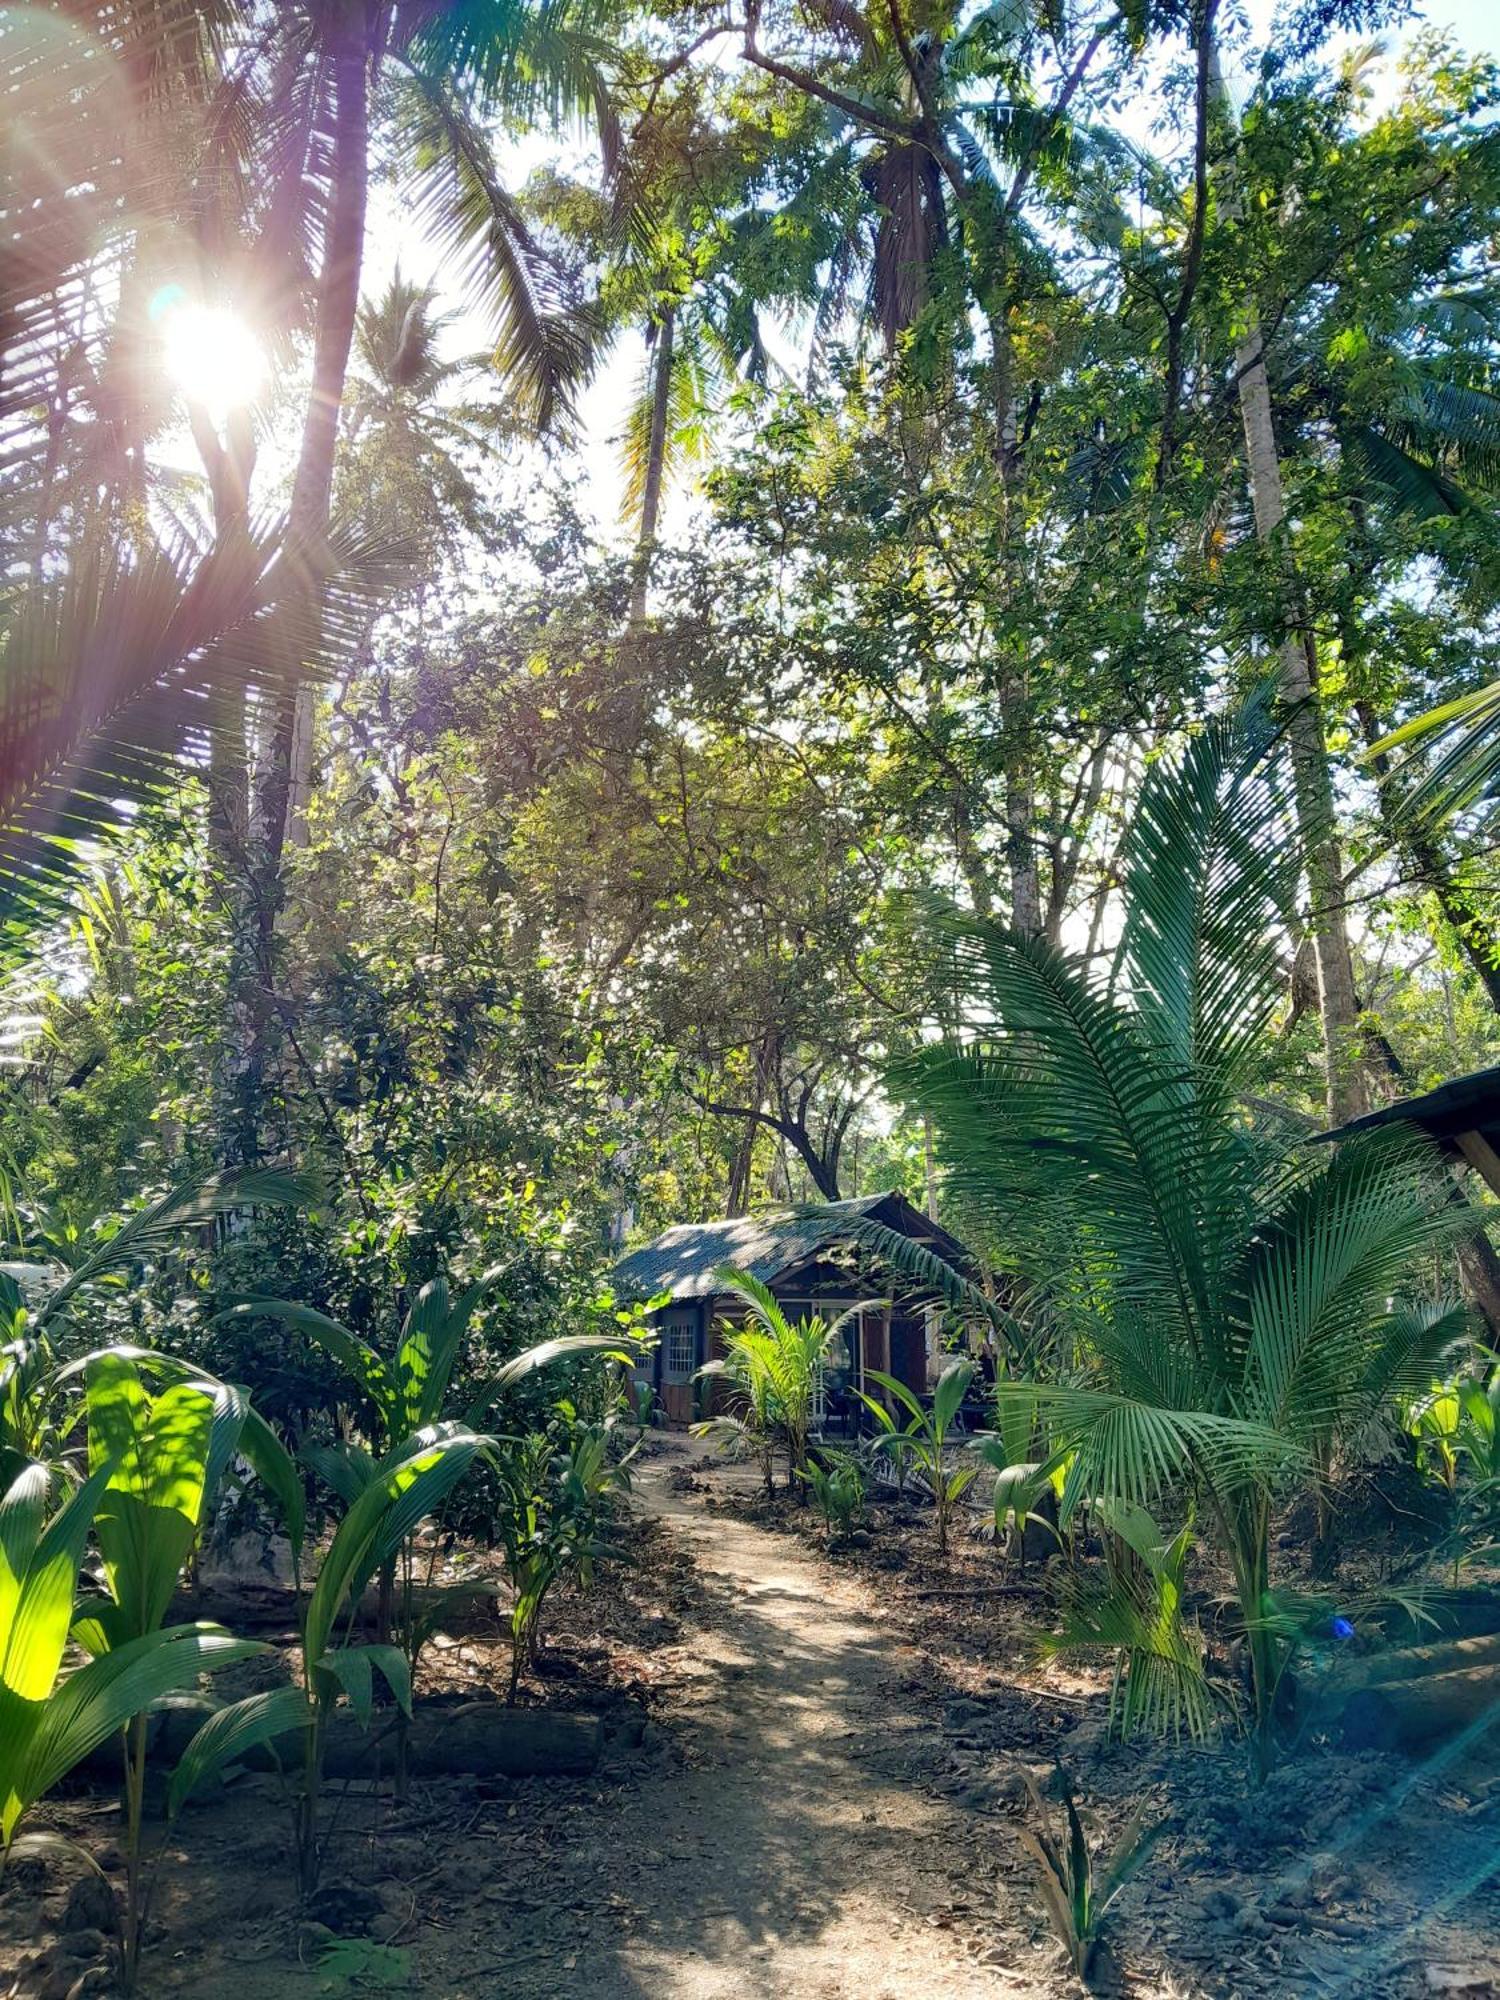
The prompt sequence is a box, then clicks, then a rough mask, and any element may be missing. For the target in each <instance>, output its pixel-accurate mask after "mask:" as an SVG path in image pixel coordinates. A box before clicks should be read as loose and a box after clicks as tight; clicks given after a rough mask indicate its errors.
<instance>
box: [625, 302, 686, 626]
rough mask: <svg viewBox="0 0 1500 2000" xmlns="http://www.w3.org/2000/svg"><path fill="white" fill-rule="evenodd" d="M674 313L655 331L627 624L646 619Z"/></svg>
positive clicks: (662, 471)
mask: <svg viewBox="0 0 1500 2000" xmlns="http://www.w3.org/2000/svg"><path fill="white" fill-rule="evenodd" d="M676 319H677V316H676V314H675V312H674V311H673V310H672V309H671V308H670V307H668V309H667V311H666V312H665V313H663V315H662V318H661V322H660V324H659V325H658V327H657V330H656V367H655V369H654V371H653V374H652V384H651V431H650V435H649V436H648V438H647V440H646V478H645V484H644V486H643V487H642V490H641V534H640V540H639V541H638V542H637V543H636V551H635V577H634V580H633V582H632V583H631V587H630V622H631V625H632V626H636V625H640V624H641V623H642V622H643V621H644V619H645V616H646V586H647V584H648V583H649V581H650V577H651V557H652V555H653V554H654V553H655V549H656V531H657V526H658V524H659V522H660V519H661V493H662V483H663V480H664V477H665V473H666V464H667V424H668V420H669V418H670V416H671V411H672V357H673V353H674V350H675V347H676V333H677V329H676Z"/></svg>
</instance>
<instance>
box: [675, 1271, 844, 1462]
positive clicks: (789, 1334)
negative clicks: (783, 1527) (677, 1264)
mask: <svg viewBox="0 0 1500 2000" xmlns="http://www.w3.org/2000/svg"><path fill="white" fill-rule="evenodd" d="M714 1285H715V1288H716V1289H717V1290H718V1291H720V1292H722V1293H729V1294H732V1295H733V1296H735V1297H736V1298H739V1299H740V1300H742V1301H743V1303H744V1307H745V1324H744V1325H743V1326H729V1327H726V1329H725V1336H724V1350H725V1351H724V1356H723V1359H722V1360H718V1361H710V1362H709V1363H708V1364H707V1365H706V1366H705V1367H704V1368H702V1369H700V1371H699V1373H700V1374H701V1375H704V1376H707V1377H710V1378H712V1377H714V1376H720V1377H723V1378H724V1379H725V1380H727V1381H728V1382H729V1384H730V1385H731V1388H732V1391H733V1393H734V1397H735V1401H736V1403H737V1404H738V1406H739V1407H738V1408H737V1409H736V1410H734V1411H731V1412H726V1413H724V1414H722V1415H719V1416H716V1417H710V1418H708V1419H706V1420H705V1421H704V1422H703V1423H701V1424H695V1425H694V1426H693V1435H694V1436H695V1437H716V1438H719V1439H721V1440H725V1441H727V1442H730V1443H732V1444H735V1445H739V1446H743V1447H745V1448H746V1449H749V1450H753V1451H754V1452H755V1453H756V1454H757V1456H758V1457H759V1459H760V1462H761V1470H762V1472H763V1474H764V1476H765V1482H766V1497H767V1498H768V1499H769V1498H771V1497H772V1495H774V1493H775V1491H776V1462H775V1461H776V1447H777V1445H778V1443H779V1444H780V1445H781V1446H782V1448H783V1449H784V1450H785V1452H786V1467H787V1482H788V1484H789V1485H790V1486H791V1487H792V1488H793V1489H794V1490H796V1489H798V1487H799V1482H801V1481H802V1480H803V1479H804V1478H805V1475H806V1472H807V1441H808V1439H809V1437H810V1436H811V1435H812V1429H813V1425H814V1423H815V1421H816V1418H817V1408H818V1392H819V1388H820V1386H821V1383H822V1379H823V1366H824V1363H825V1361H826V1359H827V1356H828V1353H829V1350H830V1349H831V1348H832V1346H833V1345H834V1343H835V1341H836V1340H837V1339H838V1336H839V1334H840V1333H841V1332H842V1330H843V1328H844V1327H845V1326H846V1325H848V1324H849V1323H850V1321H851V1320H854V1319H856V1318H857V1317H858V1315H859V1314H860V1312H862V1311H863V1310H864V1307H865V1306H866V1305H869V1304H872V1303H874V1301H871V1300H864V1301H862V1302H861V1304H859V1305H854V1306H850V1307H848V1308H847V1309H846V1310H845V1311H844V1312H841V1313H840V1314H839V1315H838V1317H837V1318H836V1319H833V1320H825V1319H823V1318H821V1317H819V1316H818V1315H817V1314H812V1315H810V1316H808V1317H805V1318H803V1319H798V1320H793V1319H790V1318H788V1316H787V1314H786V1312H785V1311H784V1310H783V1309H782V1307H781V1305H780V1303H779V1302H778V1300H777V1299H776V1297H775V1295H774V1293H772V1292H771V1290H770V1289H769V1288H768V1287H767V1286H766V1285H764V1284H762V1282H761V1280H760V1279H759V1278H757V1277H754V1276H752V1275H751V1273H750V1272H748V1271H737V1270H735V1269H734V1267H733V1266H732V1265H728V1264H726V1265H725V1266H724V1267H723V1268H722V1269H721V1270H719V1271H718V1272H716V1273H715V1276H714ZM799 1497H801V1496H800V1495H799Z"/></svg>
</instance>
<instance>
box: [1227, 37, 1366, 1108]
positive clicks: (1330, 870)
mask: <svg viewBox="0 0 1500 2000" xmlns="http://www.w3.org/2000/svg"><path fill="white" fill-rule="evenodd" d="M1210 32H1211V31H1210ZM1209 71H1210V73H1211V75H1212V77H1213V80H1214V83H1215V85H1216V87H1217V94H1218V97H1219V100H1220V103H1221V104H1222V106H1223V108H1224V111H1225V114H1226V116H1227V118H1228V119H1229V121H1230V123H1231V124H1232V125H1233V124H1237V120H1236V119H1235V113H1234V108H1233V105H1232V103H1231V101H1230V98H1229V94H1228V92H1227V91H1226V90H1225V89H1224V87H1223V81H1222V77H1221V76H1220V73H1219V67H1218V58H1217V54H1216V53H1215V52H1214V51H1212V50H1210V52H1209ZM1230 206H1231V203H1229V202H1226V204H1225V208H1226V211H1227V210H1228V209H1229V208H1230ZM1246 306H1247V313H1246V320H1247V331H1246V334H1245V337H1244V339H1243V340H1242V341H1241V343H1240V346H1239V348H1238V351H1237V352H1236V355H1235V373H1236V377H1237V380H1238V386H1239V404H1240V419H1241V422H1242V424H1243V426H1244V432H1245V456H1246V461H1247V465H1248V469H1249V483H1250V499H1251V505H1252V507H1253V509H1254V514H1255V533H1256V539H1257V540H1258V541H1260V542H1261V543H1262V544H1266V545H1270V546H1272V547H1275V546H1276V545H1277V544H1278V543H1279V542H1280V541H1281V539H1282V533H1283V529H1284V527H1285V523H1286V495H1285V489H1284V487H1283V485H1282V478H1281V457H1280V453H1279V451H1278V450H1277V445H1276V429H1275V424H1274V422H1273V420H1272V410H1271V387H1270V382H1269V379H1268V377H1267V375H1266V359H1265V345H1264V342H1263V340H1262V338H1261V329H1260V323H1259V319H1258V316H1257V314H1256V311H1255V304H1254V300H1253V298H1252V297H1250V296H1249V294H1248V293H1247V296H1246ZM1296 599H1297V586H1296V581H1295V578H1293V577H1289V578H1288V581H1287V583H1286V586H1285V588H1284V591H1283V604H1282V612H1283V625H1284V627H1285V630H1286V637H1285V638H1284V639H1283V640H1282V641H1281V647H1280V669H1281V691H1282V695H1283V697H1284V698H1285V701H1286V704H1287V709H1288V719H1287V730H1288V738H1289V743H1290V748H1291V755H1292V772H1293V780H1294V784H1295V789H1296V801H1297V821H1298V830H1299V832H1300V834H1301V837H1302V845H1303V850H1304V854H1305V856H1306V864H1305V865H1306V869H1307V886H1308V896H1309V901H1310V904H1311V908H1310V911H1309V916H1308V922H1309V928H1310V930H1311V932H1312V937H1313V948H1314V953H1315V956H1316V959H1317V966H1318V1007H1319V1013H1320V1016H1321V1019H1322V1025H1323V1053H1324V1060H1325V1064H1326V1067H1327V1077H1328V1115H1329V1117H1330V1119H1331V1120H1332V1121H1333V1123H1335V1124H1338V1125H1341V1124H1344V1123H1345V1122H1346V1121H1347V1120H1348V1119H1350V1118H1357V1117H1358V1116H1359V1115H1360V1113H1361V1112H1363V1111H1365V1110H1367V1109H1368V1108H1369V1103H1368V1097H1367V1093H1366V1089H1365V1078H1364V1074H1363V1071H1362V1069H1361V1066H1360V1060H1359V1053H1358V1039H1357V1038H1358V1028H1359V1004H1358V1000H1357V998H1356V995H1355V987H1354V960H1353V955H1352V954H1351V952H1350V949H1349V929H1348V924H1347V922H1346V919H1345V909H1344V867H1343V853H1342V850H1341V848H1340V844H1339V835H1338V820H1337V816H1336V814H1335V811H1334V798H1333V781H1332V778H1331V776H1330V774H1329V768H1328V745H1327V742H1326V739H1325V737H1324V733H1323V712H1322V709H1321V707H1320V705H1319V701H1318V685H1317V681H1318V661H1317V649H1316V643H1315V641H1314V638H1313V634H1312V630H1311V627H1310V626H1309V624H1308V622H1307V619H1306V617H1305V615H1303V613H1302V609H1301V607H1300V605H1299V604H1298V603H1297V601H1296Z"/></svg>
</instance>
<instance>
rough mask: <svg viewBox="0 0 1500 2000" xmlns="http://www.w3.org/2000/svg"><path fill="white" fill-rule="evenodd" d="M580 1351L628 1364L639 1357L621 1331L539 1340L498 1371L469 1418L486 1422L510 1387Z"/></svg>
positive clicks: (478, 1398) (472, 1406)
mask: <svg viewBox="0 0 1500 2000" xmlns="http://www.w3.org/2000/svg"><path fill="white" fill-rule="evenodd" d="M579 1354H596V1355H603V1356H606V1357H607V1358H608V1359H609V1360H611V1361H620V1362H623V1363H624V1364H625V1365H626V1366H627V1367H628V1366H629V1365H630V1363H631V1362H632V1361H633V1360H634V1359H635V1354H634V1353H633V1352H632V1351H631V1349H630V1348H629V1347H628V1346H622V1345H621V1341H620V1336H619V1335H618V1334H608V1333H571V1334H564V1335H562V1336H561V1337H559V1338H558V1339H556V1340H542V1341H538V1342H537V1344H536V1346H535V1347H528V1348H526V1349H525V1350H524V1351H523V1352H522V1353H520V1354H517V1355H515V1356H513V1357H512V1358H511V1360H509V1361H507V1362H506V1363H505V1365H504V1367H503V1368H499V1369H497V1370H496V1371H495V1373H494V1374H493V1375H492V1376H491V1377H490V1378H489V1380H488V1381H487V1382H486V1383H485V1385H484V1388H483V1389H482V1390H481V1391H480V1393H479V1395H478V1396H476V1397H475V1398H474V1401H473V1402H472V1403H471V1404H470V1405H469V1409H468V1412H467V1416H466V1421H467V1422H468V1423H469V1424H471V1425H472V1424H479V1423H483V1421H484V1419H485V1418H486V1416H488V1414H489V1412H490V1411H491V1409H493V1407H494V1405H495V1401H496V1399H497V1398H498V1397H500V1396H502V1395H503V1394H504V1393H505V1391H506V1390H507V1389H509V1388H512V1387H513V1386H514V1385H515V1384H516V1383H517V1382H520V1381H523V1380H524V1379H525V1377H526V1376H528V1375H534V1374H535V1373H536V1371H537V1369H539V1368H550V1367H551V1365H552V1363H553V1362H554V1361H570V1360H572V1359H573V1358H574V1356H575V1355H579Z"/></svg>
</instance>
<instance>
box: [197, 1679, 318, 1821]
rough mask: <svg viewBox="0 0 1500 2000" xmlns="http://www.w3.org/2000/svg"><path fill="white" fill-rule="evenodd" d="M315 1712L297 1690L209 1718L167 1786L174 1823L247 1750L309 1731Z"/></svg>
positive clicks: (273, 1693)
mask: <svg viewBox="0 0 1500 2000" xmlns="http://www.w3.org/2000/svg"><path fill="white" fill-rule="evenodd" d="M315 1720H316V1711H315V1710H314V1708H313V1707H312V1705H311V1704H310V1703H309V1701H308V1699H307V1696H306V1695H305V1694H304V1693H303V1691H302V1689H301V1688H299V1687H279V1688H271V1689H270V1690H269V1691H267V1692H265V1693H262V1694H251V1695H246V1696H245V1698H244V1700H243V1701H235V1702H231V1703H229V1705H228V1706H227V1707H225V1708H221V1709H220V1710H219V1711H218V1713H217V1714H215V1715H211V1716H210V1717H209V1718H208V1720H207V1722H205V1723H204V1725H203V1727H202V1728H201V1729H200V1730H198V1732H197V1733H196V1735H195V1736H194V1737H193V1739H192V1741H191V1742H190V1743H189V1744H188V1746H187V1748H186V1750H184V1751H183V1753H182V1756H181V1758H180V1759H179V1761H178V1765H177V1768H176V1770H175V1771H174V1772H173V1773H172V1781H171V1783H170V1785H169V1786H168V1787H167V1817H168V1818H169V1819H175V1818H176V1817H177V1815H178V1813H180V1812H181V1810H182V1808H183V1807H184V1806H185V1805H186V1804H187V1802H188V1800H189V1799H190V1798H191V1797H192V1795H193V1793H194V1792H195V1791H196V1790H197V1788H198V1786H199V1785H201V1784H202V1783H203V1782H204V1780H205V1779H206V1778H209V1777H211V1776H212V1775H213V1774H214V1772H216V1771H220V1770H222V1769H223V1767H224V1766H225V1765H226V1764H233V1763H236V1762H238V1760H239V1759H240V1758H241V1757H243V1756H244V1755H245V1753H246V1752H247V1751H248V1750H256V1749H259V1748H260V1746H261V1745H262V1744H263V1743H276V1742H278V1741H279V1740H280V1739H281V1738H282V1737H284V1736H290V1735H291V1734H292V1733H293V1732H294V1731H297V1730H301V1729H309V1728H311V1727H312V1725H313V1723H314V1722H315Z"/></svg>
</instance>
